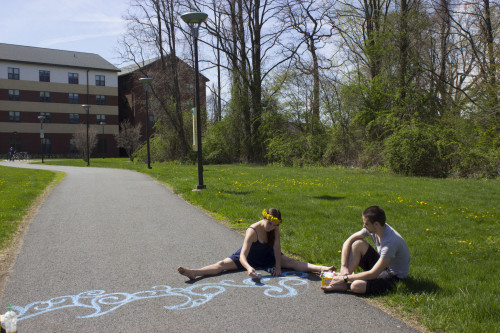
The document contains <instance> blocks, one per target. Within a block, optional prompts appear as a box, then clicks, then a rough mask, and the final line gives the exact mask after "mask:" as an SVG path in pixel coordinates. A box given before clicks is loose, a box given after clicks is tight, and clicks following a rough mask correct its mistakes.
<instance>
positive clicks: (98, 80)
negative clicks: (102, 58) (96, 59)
mask: <svg viewBox="0 0 500 333" xmlns="http://www.w3.org/2000/svg"><path fill="white" fill-rule="evenodd" d="M95 85H96V86H105V85H106V81H105V80H104V75H96V76H95Z"/></svg>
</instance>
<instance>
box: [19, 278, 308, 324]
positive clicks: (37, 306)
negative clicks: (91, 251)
mask: <svg viewBox="0 0 500 333" xmlns="http://www.w3.org/2000/svg"><path fill="white" fill-rule="evenodd" d="M307 276H308V274H307V273H302V272H284V273H283V274H282V275H281V276H265V277H262V278H259V279H252V278H248V279H245V280H243V281H242V282H241V284H237V283H235V282H234V281H233V280H223V281H220V282H215V283H202V284H193V285H191V286H189V287H186V288H172V287H170V286H167V285H160V286H154V287H153V288H152V290H146V291H139V292H135V293H126V292H117V293H106V291H104V290H91V291H85V292H82V293H80V294H77V295H67V296H59V297H54V298H52V299H50V300H48V301H45V302H33V303H30V304H28V305H26V306H24V307H22V306H17V305H13V306H12V309H13V310H14V311H16V312H17V313H18V315H17V320H18V321H20V320H24V319H28V318H32V317H35V316H39V315H42V314H44V313H48V312H52V311H56V310H62V309H67V308H81V309H82V310H83V311H90V312H92V313H90V314H87V315H80V316H77V318H93V317H99V316H103V315H105V314H108V313H110V312H112V311H114V310H116V309H118V308H120V307H122V306H124V305H126V304H129V303H131V302H134V301H138V300H144V299H153V298H159V297H172V298H173V299H181V300H183V302H181V303H179V304H176V305H170V306H164V307H165V308H166V309H168V310H181V309H191V308H195V307H198V306H200V305H203V304H205V303H207V302H209V301H210V300H212V299H213V298H214V297H215V296H217V295H220V294H222V293H223V292H225V291H226V289H227V288H229V287H232V288H262V289H263V290H264V295H266V296H268V297H280V298H285V297H294V296H297V295H298V294H299V291H298V290H297V287H299V286H302V287H301V288H300V290H302V292H304V291H305V290H307V287H308V282H307V280H306V279H304V278H305V277H307ZM271 282H273V283H274V282H276V284H270V283H271Z"/></svg>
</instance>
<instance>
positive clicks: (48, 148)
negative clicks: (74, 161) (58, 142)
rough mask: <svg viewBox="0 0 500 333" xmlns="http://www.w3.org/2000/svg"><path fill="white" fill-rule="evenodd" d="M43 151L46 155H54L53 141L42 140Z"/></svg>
mask: <svg viewBox="0 0 500 333" xmlns="http://www.w3.org/2000/svg"><path fill="white" fill-rule="evenodd" d="M42 145H43V147H42V149H43V152H44V153H45V154H52V141H50V139H47V138H43V139H42Z"/></svg>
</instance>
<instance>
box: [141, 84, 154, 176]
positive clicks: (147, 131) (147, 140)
mask: <svg viewBox="0 0 500 333" xmlns="http://www.w3.org/2000/svg"><path fill="white" fill-rule="evenodd" d="M151 81H153V79H152V78H149V77H143V78H140V79H139V82H141V83H142V85H143V86H144V91H145V92H146V149H147V152H148V169H151V157H150V155H149V106H148V104H149V101H148V91H149V87H150V86H151Z"/></svg>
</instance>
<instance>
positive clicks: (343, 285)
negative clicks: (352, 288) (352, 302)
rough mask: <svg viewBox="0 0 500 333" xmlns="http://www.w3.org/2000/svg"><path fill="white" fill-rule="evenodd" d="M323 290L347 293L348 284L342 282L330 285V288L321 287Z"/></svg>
mask: <svg viewBox="0 0 500 333" xmlns="http://www.w3.org/2000/svg"><path fill="white" fill-rule="evenodd" d="M321 289H322V290H323V291H324V292H333V291H347V283H345V282H341V283H336V284H330V285H328V286H321Z"/></svg>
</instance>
